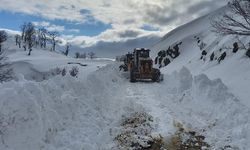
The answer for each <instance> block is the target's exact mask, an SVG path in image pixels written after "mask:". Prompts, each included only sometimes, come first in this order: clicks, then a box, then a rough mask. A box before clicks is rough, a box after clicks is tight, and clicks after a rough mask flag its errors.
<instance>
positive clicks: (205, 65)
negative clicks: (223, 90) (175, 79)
mask: <svg viewBox="0 0 250 150" xmlns="http://www.w3.org/2000/svg"><path fill="white" fill-rule="evenodd" d="M223 11H227V7H222V8H220V9H219V10H217V11H215V12H213V13H211V14H208V15H206V16H203V17H201V18H199V19H197V20H194V21H192V22H190V23H188V24H186V25H183V26H181V27H180V28H177V29H175V30H174V31H171V32H170V33H168V34H166V35H165V36H164V38H163V39H162V41H161V42H159V43H158V44H156V45H155V46H154V47H153V48H152V49H153V50H154V56H155V55H156V53H157V52H158V51H159V50H166V49H167V48H168V47H169V46H173V45H175V44H176V43H179V42H182V45H181V46H180V51H181V54H180V56H179V57H178V58H176V59H175V60H174V61H173V62H172V63H171V64H170V65H168V66H167V67H165V68H164V69H163V70H162V71H163V72H164V73H171V72H173V71H175V70H180V69H181V68H182V67H183V66H185V67H187V68H188V69H189V70H190V71H191V72H192V73H193V74H196V75H198V74H201V73H204V74H206V75H207V76H208V77H209V78H210V79H216V78H220V79H221V80H222V82H223V83H224V84H225V85H226V86H227V87H228V88H229V90H230V91H231V92H233V94H234V95H236V96H237V97H238V98H239V99H240V101H241V102H242V103H243V104H244V105H247V106H248V107H250V101H249V94H248V90H249V84H250V78H249V76H250V71H249V69H250V59H249V58H247V56H245V53H246V50H244V49H242V48H240V50H239V51H238V52H237V53H236V54H233V52H232V50H233V43H234V42H238V43H239V39H240V40H241V41H242V42H243V43H244V44H245V46H246V45H248V44H247V43H248V42H249V38H248V37H240V38H238V37H234V36H219V35H218V34H215V33H214V32H212V30H213V28H212V27H211V24H210V22H211V19H212V18H214V17H216V16H218V15H219V14H221V13H222V12H223ZM197 37H199V39H200V41H201V42H203V43H205V44H206V46H205V48H204V49H203V50H206V51H207V53H208V54H207V56H206V58H205V59H206V60H205V61H202V60H200V57H201V52H202V51H201V50H200V49H199V46H198V43H197V41H198V40H197ZM239 45H240V47H242V45H241V44H239ZM247 48H248V47H247ZM219 49H222V51H221V52H220V51H219ZM213 52H214V53H215V57H217V58H218V57H219V56H220V55H221V54H222V53H223V52H226V53H227V57H226V58H225V60H224V61H222V62H221V63H220V64H219V63H218V61H210V60H209V57H210V55H211V54H212V53H213Z"/></svg>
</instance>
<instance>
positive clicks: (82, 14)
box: [0, 0, 226, 46]
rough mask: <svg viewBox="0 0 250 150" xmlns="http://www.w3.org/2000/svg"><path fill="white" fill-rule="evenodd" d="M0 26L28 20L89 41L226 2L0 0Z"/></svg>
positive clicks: (169, 23)
mask: <svg viewBox="0 0 250 150" xmlns="http://www.w3.org/2000/svg"><path fill="white" fill-rule="evenodd" d="M0 4H1V5H0V28H7V29H11V30H19V26H20V25H21V24H22V23H23V22H25V21H26V22H28V21H29V22H33V23H34V24H35V25H36V26H40V27H45V28H47V29H48V30H49V31H53V30H55V31H59V32H60V33H61V36H62V37H63V38H64V39H67V40H68V41H70V42H73V43H75V44H81V45H85V46H90V45H92V44H95V43H97V42H98V41H121V40H128V39H132V38H140V37H144V36H148V35H158V36H161V35H163V34H165V33H167V32H168V31H170V30H171V29H174V28H176V27H178V26H179V25H182V24H184V23H187V22H189V21H191V20H193V19H195V18H197V17H199V16H202V15H205V14H206V13H208V12H211V11H213V10H215V9H217V8H219V7H221V6H223V5H225V4H226V0H0Z"/></svg>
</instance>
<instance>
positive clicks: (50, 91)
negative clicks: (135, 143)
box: [0, 8, 250, 150]
mask: <svg viewBox="0 0 250 150" xmlns="http://www.w3.org/2000/svg"><path fill="white" fill-rule="evenodd" d="M222 9H225V8H222ZM216 13H218V12H214V13H212V14H210V15H207V16H204V17H202V18H200V19H198V20H195V21H194V22H191V23H189V24H187V25H184V26H182V27H180V28H179V29H176V30H174V31H172V32H171V33H169V34H167V35H166V36H165V37H164V38H163V40H162V41H161V42H159V43H158V44H157V45H155V46H154V47H153V50H154V53H157V51H158V50H162V49H166V48H168V46H170V45H173V44H175V43H178V42H180V41H182V42H183V44H182V45H181V47H180V50H181V55H180V56H179V57H178V58H177V59H175V60H174V61H173V62H172V63H171V64H170V65H168V66H167V67H164V68H163V69H161V72H162V73H163V74H164V81H163V82H160V83H149V82H138V83H130V82H129V79H128V76H129V75H128V73H124V72H120V71H119V64H120V63H119V62H114V61H111V60H108V59H95V60H84V59H74V58H70V57H65V56H63V55H62V54H59V53H55V52H50V51H48V50H41V49H34V51H33V52H32V55H31V56H27V52H25V51H23V50H22V49H18V48H17V47H16V46H15V45H14V44H13V41H11V40H10V41H8V42H7V43H6V44H5V48H7V50H6V52H7V53H6V55H7V57H8V61H9V62H10V63H11V67H12V68H13V71H14V74H15V80H12V81H10V82H5V83H1V84H0V150H117V149H119V148H118V147H119V145H118V142H117V140H116V138H117V136H118V135H121V134H123V133H131V132H132V131H131V130H133V129H131V128H130V127H128V128H124V126H122V124H123V123H124V118H127V117H130V116H131V115H133V114H135V113H139V116H140V114H143V113H146V114H147V115H148V116H150V117H149V118H150V119H149V120H150V121H152V122H151V124H150V125H149V124H147V125H146V126H144V127H137V128H139V129H136V132H137V130H138V131H141V130H143V131H147V132H150V136H151V135H152V136H153V135H155V136H157V135H161V136H162V137H163V139H164V140H165V141H166V142H167V141H169V140H170V139H171V137H172V136H173V135H174V134H175V133H176V131H177V130H178V128H177V127H176V124H182V125H183V127H184V128H185V130H187V131H195V132H196V133H199V134H200V135H203V136H205V137H206V138H205V141H206V142H207V143H208V144H209V145H210V148H209V149H215V150H219V149H233V150H237V149H239V150H247V149H249V147H250V143H249V141H250V130H249V129H250V102H249V101H248V97H249V92H248V90H249V85H250V84H249V83H250V78H249V77H250V71H249V70H250V59H249V58H246V57H244V50H240V51H239V52H238V53H237V54H232V53H230V50H229V51H228V54H229V55H228V57H227V58H226V59H225V60H224V61H223V62H221V63H220V64H218V63H217V61H214V62H209V60H208V59H206V60H205V61H202V60H200V59H199V58H200V55H201V51H200V50H199V47H198V46H197V41H196V39H195V38H194V36H199V37H200V38H201V40H202V41H203V42H205V43H206V44H207V48H206V49H207V50H208V53H209V54H211V53H212V52H214V51H216V50H218V49H219V48H221V47H224V46H230V44H231V45H232V43H231V41H232V40H235V39H234V38H232V37H217V36H215V34H214V33H212V32H210V31H209V30H208V29H210V27H209V25H208V23H209V18H210V17H211V16H213V15H214V14H216ZM194 31H195V32H194ZM215 43H216V44H215ZM68 63H71V64H68ZM72 63H73V64H72ZM77 63H80V64H83V65H86V66H81V65H79V64H77ZM73 66H77V67H78V68H79V73H78V76H77V78H76V77H72V76H70V75H69V73H68V71H69V70H71V68H72V67H73ZM63 68H65V69H66V71H67V74H66V75H65V76H62V75H61V73H57V72H58V69H63ZM142 116H143V115H142ZM151 117H152V118H151ZM140 128H142V129H140ZM133 132H134V131H133ZM136 135H137V136H138V137H139V138H138V137H137V139H136V138H135V137H133V138H135V139H136V140H139V142H141V143H143V142H144V141H143V140H144V139H147V138H150V137H149V136H145V134H144V133H141V132H137V133H136ZM135 139H134V140H135ZM140 140H141V141H140ZM144 144H145V143H144ZM122 148H123V149H128V148H124V147H120V149H122Z"/></svg>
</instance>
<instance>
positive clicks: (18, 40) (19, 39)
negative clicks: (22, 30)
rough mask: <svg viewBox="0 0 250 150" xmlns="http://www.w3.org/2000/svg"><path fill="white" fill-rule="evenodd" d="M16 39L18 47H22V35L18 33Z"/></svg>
mask: <svg viewBox="0 0 250 150" xmlns="http://www.w3.org/2000/svg"><path fill="white" fill-rule="evenodd" d="M15 39H16V45H18V47H19V48H21V40H22V37H21V36H20V35H19V34H16V35H15Z"/></svg>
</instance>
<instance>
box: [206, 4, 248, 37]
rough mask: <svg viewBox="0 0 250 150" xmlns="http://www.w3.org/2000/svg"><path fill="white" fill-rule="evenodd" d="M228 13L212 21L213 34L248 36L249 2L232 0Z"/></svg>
mask: <svg viewBox="0 0 250 150" xmlns="http://www.w3.org/2000/svg"><path fill="white" fill-rule="evenodd" d="M228 7H229V9H230V11H228V12H225V13H224V14H223V15H222V16H221V17H218V18H215V19H213V20H212V22H211V24H212V26H213V27H214V29H215V30H213V31H215V32H217V33H220V34H223V35H250V0H232V1H231V2H229V3H228Z"/></svg>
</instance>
